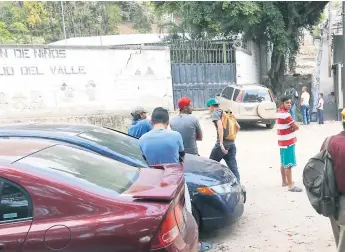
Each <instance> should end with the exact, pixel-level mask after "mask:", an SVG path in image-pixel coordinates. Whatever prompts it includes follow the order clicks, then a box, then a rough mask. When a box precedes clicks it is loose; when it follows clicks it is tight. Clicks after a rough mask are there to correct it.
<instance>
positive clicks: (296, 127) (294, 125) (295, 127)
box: [290, 122, 299, 131]
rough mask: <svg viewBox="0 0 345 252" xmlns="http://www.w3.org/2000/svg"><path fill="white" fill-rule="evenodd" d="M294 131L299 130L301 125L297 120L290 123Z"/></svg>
mask: <svg viewBox="0 0 345 252" xmlns="http://www.w3.org/2000/svg"><path fill="white" fill-rule="evenodd" d="M290 126H291V129H292V131H296V130H299V126H298V124H297V123H296V122H293V123H291V124H290Z"/></svg>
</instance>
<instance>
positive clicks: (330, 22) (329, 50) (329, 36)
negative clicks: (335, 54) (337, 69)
mask: <svg viewBox="0 0 345 252" xmlns="http://www.w3.org/2000/svg"><path fill="white" fill-rule="evenodd" d="M331 5H332V2H329V3H328V38H327V40H328V77H332V12H331ZM321 41H322V40H321Z"/></svg>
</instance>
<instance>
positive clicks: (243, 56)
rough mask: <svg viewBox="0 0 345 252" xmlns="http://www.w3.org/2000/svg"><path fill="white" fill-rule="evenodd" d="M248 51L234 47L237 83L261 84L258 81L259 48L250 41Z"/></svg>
mask: <svg viewBox="0 0 345 252" xmlns="http://www.w3.org/2000/svg"><path fill="white" fill-rule="evenodd" d="M249 46H250V51H247V50H244V49H241V48H237V49H236V72H237V76H236V78H237V80H236V81H237V84H240V85H245V84H261V83H260V49H259V46H258V45H257V44H256V43H254V42H250V43H249Z"/></svg>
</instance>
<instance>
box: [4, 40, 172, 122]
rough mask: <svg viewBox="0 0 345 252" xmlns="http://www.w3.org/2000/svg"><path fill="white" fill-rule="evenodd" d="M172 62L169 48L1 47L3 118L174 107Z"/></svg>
mask: <svg viewBox="0 0 345 252" xmlns="http://www.w3.org/2000/svg"><path fill="white" fill-rule="evenodd" d="M169 56H170V53H169V51H168V50H166V48H164V49H163V48H162V50H157V49H140V50H137V49H133V50H132V49H128V50H127V49H126V50H122V49H121V50H117V49H109V48H84V47H83V48H76V47H68V46H67V47H55V46H47V47H43V46H7V45H0V88H1V89H0V114H1V116H12V115H11V112H17V111H24V112H25V111H28V112H30V113H31V112H32V113H31V114H32V115H34V114H35V112H39V113H47V114H49V115H53V114H54V113H55V112H56V114H59V113H60V112H61V113H62V112H64V111H66V112H68V111H72V110H73V111H75V110H78V111H82V113H93V112H92V111H103V110H104V111H107V110H108V111H110V110H113V109H114V108H121V109H131V108H132V107H134V106H137V104H138V103H144V104H146V106H147V108H148V109H150V108H153V107H156V106H158V105H161V106H166V107H169V106H171V107H172V86H171V70H170V61H169ZM15 114H17V113H15ZM19 114H20V113H19ZM25 114H29V113H25Z"/></svg>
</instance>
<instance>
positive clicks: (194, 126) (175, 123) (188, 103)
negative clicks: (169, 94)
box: [170, 97, 202, 155]
mask: <svg viewBox="0 0 345 252" xmlns="http://www.w3.org/2000/svg"><path fill="white" fill-rule="evenodd" d="M177 105H178V107H179V109H180V114H179V115H178V116H175V117H174V118H172V119H171V121H170V128H171V129H172V130H175V131H177V132H179V133H180V134H181V135H182V139H183V145H184V150H185V153H189V154H193V155H198V154H199V153H198V146H197V143H196V141H202V130H201V127H200V123H199V120H198V118H196V116H194V115H192V112H193V107H192V100H191V99H189V98H188V97H182V98H180V99H179V100H178V102H177Z"/></svg>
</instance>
